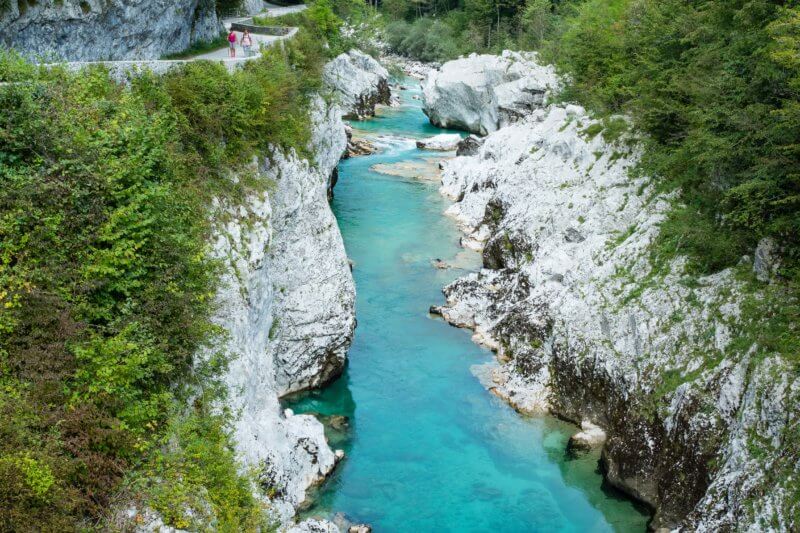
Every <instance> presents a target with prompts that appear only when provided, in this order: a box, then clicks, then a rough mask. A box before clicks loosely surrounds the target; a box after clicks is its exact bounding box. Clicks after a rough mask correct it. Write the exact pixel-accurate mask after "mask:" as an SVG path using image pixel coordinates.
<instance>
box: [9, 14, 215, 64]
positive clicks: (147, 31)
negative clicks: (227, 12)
mask: <svg viewBox="0 0 800 533" xmlns="http://www.w3.org/2000/svg"><path fill="white" fill-rule="evenodd" d="M20 6H25V7H24V8H23V9H20ZM7 9H8V10H7V11H6V12H5V13H0V44H2V45H4V46H8V47H13V48H16V49H17V50H19V51H20V52H22V53H23V54H24V55H26V56H28V57H31V58H37V57H40V56H44V57H45V58H47V59H52V60H64V61H99V60H123V59H157V58H159V57H161V56H162V55H164V54H169V53H174V52H180V51H181V50H185V49H186V48H188V47H189V45H191V44H192V43H195V42H199V41H208V40H211V39H214V38H215V37H217V35H219V34H220V32H221V31H223V28H222V25H221V24H220V22H219V20H218V19H217V15H216V11H215V8H214V2H213V1H209V0H102V1H101V0H82V1H78V0H39V1H38V2H30V1H23V2H17V1H11V2H10V5H9V8H7Z"/></svg>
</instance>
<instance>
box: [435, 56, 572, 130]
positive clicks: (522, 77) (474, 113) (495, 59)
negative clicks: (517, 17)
mask: <svg viewBox="0 0 800 533" xmlns="http://www.w3.org/2000/svg"><path fill="white" fill-rule="evenodd" d="M535 58H536V55H535V54H532V53H529V54H520V53H516V52H508V51H506V52H503V55H502V56H494V55H485V54H484V55H477V54H471V55H470V56H469V57H466V58H462V59H456V60H454V61H448V62H447V63H445V64H444V65H442V67H441V68H440V69H439V70H436V71H431V72H430V73H429V74H428V77H427V78H426V79H425V81H424V82H423V84H422V89H423V93H422V94H423V100H424V107H423V110H424V111H425V114H426V115H428V117H429V118H430V120H431V123H433V124H434V125H436V126H440V127H443V128H457V129H462V130H466V131H470V132H472V133H477V134H479V135H486V134H488V133H490V132H493V131H495V130H497V129H498V128H501V127H503V126H505V125H508V124H511V123H513V122H515V121H516V120H518V119H519V118H521V117H523V116H525V115H526V114H528V113H530V112H531V111H532V110H534V109H536V108H539V107H541V106H542V105H543V103H544V101H545V96H546V94H547V93H548V91H550V90H551V89H554V88H556V87H557V78H556V75H555V71H554V70H553V68H551V67H545V66H541V65H539V64H538V63H536V61H535Z"/></svg>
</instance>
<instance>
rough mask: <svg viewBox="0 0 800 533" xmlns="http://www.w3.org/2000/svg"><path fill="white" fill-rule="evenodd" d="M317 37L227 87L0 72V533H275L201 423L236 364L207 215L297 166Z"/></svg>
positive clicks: (218, 432) (235, 76) (318, 58)
mask: <svg viewBox="0 0 800 533" xmlns="http://www.w3.org/2000/svg"><path fill="white" fill-rule="evenodd" d="M314 13H317V14H318V15H319V16H324V17H325V18H326V19H328V20H336V16H335V15H334V14H333V13H332V12H331V8H330V5H329V4H320V7H317V8H316V9H315V11H314ZM316 20H317V19H316V18H315V17H314V16H312V17H307V18H306V21H305V26H304V29H303V31H301V32H300V34H298V36H297V37H296V38H295V39H293V40H292V41H291V42H287V43H286V46H284V47H273V48H270V49H268V50H267V51H266V52H265V53H264V55H263V57H261V58H259V59H257V60H254V61H251V62H249V63H248V64H247V65H246V66H244V67H243V68H242V69H240V70H237V71H236V72H234V73H232V74H231V73H228V72H227V71H226V69H225V68H224V67H222V66H221V65H218V64H214V63H210V62H198V63H192V64H188V65H186V66H185V67H183V68H181V69H180V70H176V71H172V72H170V73H169V74H166V75H164V76H160V77H159V76H155V75H152V74H147V73H144V74H141V75H139V76H136V77H135V78H134V79H133V80H132V82H131V83H130V84H128V85H126V84H120V83H117V82H115V81H113V80H112V79H111V78H110V77H109V75H108V73H107V72H106V71H105V70H104V69H102V68H91V69H87V70H84V71H82V72H80V73H69V72H67V71H66V70H63V69H39V68H37V67H34V66H32V65H30V64H27V63H25V62H24V61H23V60H22V59H20V58H19V57H18V56H17V55H15V54H13V53H9V52H3V53H2V54H0V80H3V81H12V82H19V83H11V84H8V85H4V86H2V87H0V106H1V107H2V108H3V109H4V110H6V111H4V112H3V113H2V114H0V181H2V187H0V529H2V530H12V531H23V530H36V531H55V530H67V531H71V530H75V529H82V528H90V529H91V528H95V527H96V528H99V529H103V528H104V527H105V526H104V525H103V524H105V522H106V521H107V520H108V519H109V518H111V517H110V516H109V513H110V512H112V511H115V510H119V508H118V506H119V505H129V504H131V503H134V504H139V505H145V506H150V507H152V508H154V509H156V510H158V511H159V512H160V513H161V514H162V516H163V517H164V518H165V519H166V520H167V521H168V523H170V524H171V525H174V526H176V527H196V526H197V525H198V524H197V521H198V520H199V521H201V522H204V523H206V524H211V523H213V524H214V527H215V528H216V529H218V530H224V531H241V530H255V529H256V528H258V527H266V526H267V524H266V523H265V521H264V514H263V512H262V511H263V509H262V504H261V503H260V502H259V501H257V500H256V498H255V497H254V496H253V493H254V484H253V483H252V481H251V480H250V478H249V476H247V475H243V474H241V473H240V472H239V470H238V467H237V463H236V460H235V457H234V454H233V449H232V445H231V441H230V438H229V435H228V432H229V429H228V427H229V421H230V417H231V415H230V414H229V413H225V412H218V410H217V409H215V408H213V406H214V405H218V404H219V403H220V400H221V399H223V398H224V396H225V389H224V387H223V386H222V385H221V383H219V382H218V376H220V375H222V374H223V370H224V367H225V364H226V359H227V357H228V354H223V353H215V352H214V350H213V346H214V345H215V341H217V340H219V339H221V338H222V337H223V336H224V332H221V331H219V328H217V327H215V326H213V325H212V323H211V321H210V317H211V315H212V313H213V310H214V303H213V302H214V294H215V289H216V277H217V274H218V272H219V267H220V265H217V264H215V263H214V262H213V261H211V260H210V259H209V258H208V244H207V239H208V237H209V235H210V232H211V231H212V226H211V222H210V220H209V213H210V208H211V200H212V198H215V197H216V198H224V199H226V200H228V201H229V202H232V203H235V202H237V201H238V200H241V199H242V198H244V196H245V195H246V194H247V193H248V191H251V190H253V189H254V188H255V189H258V188H263V187H264V186H266V184H265V183H263V180H261V179H260V178H259V177H258V176H251V175H249V174H248V173H247V172H246V171H245V168H246V166H247V165H248V164H249V162H250V161H251V159H252V157H253V156H254V155H258V154H260V155H264V154H266V153H268V151H269V149H270V147H271V146H279V147H282V148H284V149H295V150H297V151H299V152H301V153H306V150H307V146H308V141H309V137H310V131H309V126H310V125H309V121H308V117H307V110H308V105H307V103H308V100H309V96H310V93H311V92H312V91H314V90H316V89H318V88H319V85H320V79H321V67H322V65H323V63H324V61H325V60H326V58H327V57H328V56H329V54H330V51H329V50H328V49H326V47H325V40H324V39H320V36H321V35H323V33H322V32H321V30H320V29H319V28H318V27H317V26H316ZM233 174H237V175H238V176H239V178H240V179H238V180H232V179H231V176H232V175H233ZM202 352H205V353H208V354H209V355H208V356H207V357H203V358H198V356H197V354H198V353H202ZM115 507H116V508H115Z"/></svg>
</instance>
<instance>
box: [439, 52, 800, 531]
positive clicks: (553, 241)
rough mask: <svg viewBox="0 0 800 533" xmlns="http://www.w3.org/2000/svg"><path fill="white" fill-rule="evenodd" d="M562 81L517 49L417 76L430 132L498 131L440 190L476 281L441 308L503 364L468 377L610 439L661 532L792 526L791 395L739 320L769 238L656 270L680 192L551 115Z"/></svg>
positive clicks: (470, 149)
mask: <svg viewBox="0 0 800 533" xmlns="http://www.w3.org/2000/svg"><path fill="white" fill-rule="evenodd" d="M475 72H480V76H476V75H474V73H475ZM509 73H511V75H510V76H509ZM509 81H511V82H513V83H514V84H515V86H519V87H517V88H513V90H511V91H506V89H505V88H504V87H507V86H508V83H509ZM554 82H555V75H554V73H553V71H552V70H550V69H547V68H544V67H542V66H540V65H538V64H536V58H535V56H522V55H519V54H514V53H505V54H504V55H503V57H491V56H474V55H473V56H471V57H469V58H466V59H461V60H458V61H455V62H451V63H448V64H445V65H444V66H443V68H442V69H441V70H440V71H439V72H436V73H432V74H431V75H429V77H428V78H427V80H426V81H425V83H424V94H425V104H426V108H427V113H428V115H429V116H430V117H431V118H432V120H433V121H434V122H437V123H442V124H448V125H451V126H452V125H458V126H460V127H462V128H464V129H468V130H471V131H473V132H476V133H487V132H490V133H489V135H488V136H486V137H485V138H483V139H477V138H475V137H471V138H470V141H469V142H468V143H465V144H464V145H463V149H462V150H460V153H461V154H466V155H462V156H461V157H457V158H455V159H453V160H451V161H449V162H447V163H446V164H445V167H444V172H443V177H442V187H441V192H442V193H443V194H445V195H446V196H448V197H450V198H452V199H453V201H454V203H453V205H452V207H450V208H449V209H448V211H447V214H448V215H450V216H452V217H454V218H455V219H456V220H457V222H458V223H459V225H460V226H461V228H462V229H463V231H464V232H465V234H466V235H465V237H464V238H463V240H462V244H463V245H464V246H468V247H471V248H474V249H477V250H481V251H482V254H483V263H484V268H483V269H482V270H481V271H480V272H477V273H473V274H470V275H467V276H465V277H463V278H461V279H459V280H457V281H455V282H454V283H452V284H450V285H449V286H447V287H446V288H445V290H444V291H445V295H446V296H447V303H446V305H444V306H441V307H439V308H435V309H434V311H435V312H438V313H440V314H442V316H443V317H444V318H445V319H446V320H448V321H449V322H450V323H452V324H454V325H456V326H460V327H467V328H471V329H473V330H474V331H475V335H474V339H475V340H476V342H480V343H482V344H485V345H486V346H488V347H490V348H492V349H494V350H496V352H497V364H495V365H491V366H489V367H478V368H475V369H474V372H475V374H476V375H477V376H478V377H479V378H480V379H481V381H482V382H483V383H484V384H485V385H486V386H487V388H489V389H490V390H492V391H493V392H494V393H496V394H498V395H499V396H501V397H503V398H505V399H507V400H508V401H509V402H510V403H511V404H512V405H514V406H515V407H516V408H518V409H519V410H520V411H523V412H542V411H549V412H552V413H554V414H556V415H558V416H560V417H563V418H566V419H568V420H571V421H573V422H575V423H576V424H582V425H583V426H584V428H588V431H590V432H592V431H594V428H593V426H599V427H600V428H602V429H603V430H604V431H605V432H606V434H607V435H608V437H607V440H606V441H605V443H604V445H603V466H604V468H605V471H606V475H607V479H608V480H609V481H610V482H611V483H612V484H613V485H615V486H617V487H619V488H620V489H622V490H623V491H625V492H627V493H628V494H630V495H631V496H633V497H634V498H636V499H638V500H640V501H642V502H645V503H646V504H648V505H649V506H650V507H651V508H652V509H653V510H654V513H655V514H654V518H653V521H652V524H651V526H652V527H653V528H654V529H658V528H669V529H672V528H682V529H684V530H690V531H733V530H762V529H767V528H772V529H776V530H792V529H793V528H796V527H797V526H798V524H797V523H796V517H797V512H798V509H797V498H796V494H797V485H798V484H797V481H796V480H795V478H796V476H797V468H798V463H797V459H798V455H797V444H798V439H797V422H798V417H797V412H798V411H797V407H798V400H799V399H800V397H799V395H798V391H800V387H798V384H797V382H796V379H795V373H794V371H793V367H792V365H791V364H790V363H789V362H787V361H786V360H785V359H784V358H783V357H781V356H780V355H779V354H772V353H765V352H764V350H762V349H760V347H759V346H757V345H755V344H753V343H751V342H748V341H747V339H748V335H747V332H748V328H752V327H761V326H762V325H763V322H761V321H763V320H765V317H764V316H757V317H755V322H754V317H753V313H752V311H749V306H750V305H751V303H752V302H753V301H757V302H763V301H764V296H763V294H762V292H761V290H760V289H759V286H758V285H756V286H755V288H753V284H752V283H751V282H750V281H749V280H750V278H753V277H755V276H754V275H753V272H752V270H753V269H755V270H756V271H757V272H758V275H759V276H760V277H761V278H762V279H766V280H769V276H770V273H769V272H770V266H771V265H770V263H769V262H770V261H771V254H770V253H769V248H770V246H771V245H770V243H768V242H764V243H762V245H761V246H760V249H759V250H758V252H757V253H756V260H755V261H754V260H753V259H751V258H748V257H743V258H742V262H741V264H740V266H739V267H738V268H737V269H727V270H723V271H721V272H718V273H716V274H713V275H707V276H697V275H694V274H691V273H690V272H688V271H687V270H686V269H685V268H684V267H685V259H684V258H681V257H677V258H676V259H672V260H666V261H660V260H659V258H658V257H657V256H654V252H653V242H654V239H655V238H656V236H657V235H658V232H659V224H660V223H661V222H662V221H663V220H664V219H665V215H666V213H667V212H668V211H669V209H670V208H671V206H672V201H673V197H672V196H671V195H667V194H659V193H658V192H657V191H656V190H655V188H654V185H653V182H652V181H651V180H650V179H649V178H648V177H646V176H638V175H637V174H635V173H630V172H629V171H630V170H631V169H632V168H634V167H635V165H636V162H637V156H638V151H639V150H640V148H639V146H638V145H637V144H636V143H635V142H631V141H630V140H626V139H625V138H624V136H623V137H622V138H616V139H615V138H611V136H610V135H606V137H607V138H605V137H604V135H602V134H600V132H601V130H603V125H602V124H601V123H600V122H599V121H597V120H594V119H592V118H591V117H590V116H589V115H588V114H587V113H586V111H585V110H584V109H583V108H581V107H579V106H576V105H560V104H548V103H547V96H546V95H545V94H544V93H545V91H546V90H547V89H548V88H555V84H554ZM495 83H500V84H501V85H493V84H495ZM487 87H488V88H487ZM526 87H536V88H537V91H536V94H537V100H536V102H533V101H532V100H531V98H530V95H531V93H530V91H527V90H526ZM498 88H500V89H502V91H499V90H498ZM498 92H501V93H503V94H504V96H503V99H502V100H503V102H498V100H499V99H498V98H497V96H496V94H497V93H498ZM506 93H507V94H506ZM508 101H510V102H524V103H526V104H525V105H526V106H527V110H525V111H522V112H517V113H514V116H513V117H511V118H509V115H508V114H507V113H506V114H504V112H503V110H504V109H508V108H509V107H511V108H517V109H519V106H516V105H509V104H507V103H504V102H508ZM530 104H533V105H530ZM434 117H435V119H434ZM502 117H505V118H502ZM618 120H623V119H622V118H619V119H618ZM764 258H766V261H765V260H764ZM767 283H768V282H767ZM767 283H764V284H763V285H762V286H761V287H762V288H763V287H765V286H767ZM596 434H599V435H600V438H599V439H598V440H599V441H601V442H602V432H599V433H596ZM584 437H586V436H585V435H582V436H581V437H580V438H579V439H578V441H580V440H581V439H584ZM588 440H589V441H591V439H588ZM576 442H577V441H576Z"/></svg>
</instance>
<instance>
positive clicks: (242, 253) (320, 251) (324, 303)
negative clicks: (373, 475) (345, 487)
mask: <svg viewBox="0 0 800 533" xmlns="http://www.w3.org/2000/svg"><path fill="white" fill-rule="evenodd" d="M351 89H352V90H354V91H360V90H363V87H362V86H361V85H356V86H354V87H352V88H351ZM338 90H341V91H346V90H348V87H347V86H344V85H343V86H341V87H339V89H338ZM311 120H312V132H313V135H312V139H311V146H310V150H311V152H312V153H313V156H314V157H313V159H314V163H313V164H312V163H311V162H309V161H306V160H302V159H300V158H299V157H298V156H297V155H296V154H295V153H294V152H289V153H285V152H282V151H281V150H277V149H275V150H273V152H272V153H271V154H270V155H269V157H264V158H263V159H261V160H259V161H256V162H254V166H253V169H252V170H253V172H256V173H257V174H258V176H259V178H260V179H262V180H265V181H267V186H266V187H265V191H266V192H264V193H262V194H259V195H251V197H250V198H248V199H247V201H246V202H245V203H244V205H242V206H237V208H233V207H229V206H226V205H222V204H220V203H219V202H218V203H217V204H216V209H217V215H218V216H217V217H216V219H217V220H220V222H219V224H218V228H217V231H216V237H215V243H214V251H213V254H214V256H215V257H217V258H219V259H221V260H222V263H223V264H224V265H227V267H228V268H227V269H226V270H225V272H224V273H223V277H222V280H221V285H220V290H219V293H218V295H217V303H218V311H217V314H216V321H217V323H218V324H219V325H220V326H222V327H223V328H224V329H225V330H226V331H227V332H228V336H227V337H226V338H225V341H224V344H223V345H222V346H218V347H216V348H218V349H222V350H224V351H226V352H228V353H229V354H230V355H231V356H232V360H231V362H230V365H229V369H228V372H227V374H226V376H225V381H226V384H227V385H228V389H229V406H228V407H230V408H231V409H232V410H233V411H234V412H235V413H239V417H238V418H237V420H236V422H235V424H234V440H235V442H236V449H237V452H238V454H239V456H240V457H241V459H242V461H243V463H244V465H245V466H246V467H248V468H254V469H255V470H256V472H257V475H258V478H259V482H260V484H261V485H262V486H263V487H266V489H267V491H266V492H267V493H270V494H272V495H273V496H272V501H271V503H270V505H271V508H272V509H273V510H274V512H275V514H276V518H278V519H279V520H280V522H281V523H283V524H288V523H290V522H291V519H292V517H293V516H294V513H295V509H296V508H297V507H298V505H300V503H302V502H303V501H304V500H305V497H306V490H307V488H308V487H310V486H312V485H314V484H316V483H319V482H321V481H322V480H323V479H324V478H325V476H327V475H328V474H329V473H330V472H331V470H332V469H333V467H334V466H335V464H336V463H337V462H338V461H339V460H341V459H342V457H343V452H342V451H341V450H338V451H337V452H336V453H334V452H333V451H332V450H331V449H330V447H329V446H328V444H327V442H326V440H325V435H324V431H323V426H322V424H321V423H320V422H319V421H317V420H316V419H315V418H314V417H313V416H310V415H298V414H294V413H293V412H292V411H291V410H290V409H286V410H285V411H284V410H282V409H281V406H280V402H279V397H280V396H281V395H283V394H286V393H288V392H292V391H296V390H301V389H306V388H310V387H316V386H319V385H322V384H323V383H325V382H326V381H328V380H330V379H332V378H334V377H335V376H337V375H338V373H340V372H341V370H342V369H343V367H344V362H345V356H346V352H347V349H348V347H349V344H350V340H351V338H352V334H353V330H354V328H355V313H354V300H355V288H354V285H353V279H352V274H351V270H350V265H349V262H348V260H347V256H346V254H345V250H344V244H343V242H342V238H341V235H340V233H339V229H338V226H337V224H336V220H335V218H334V216H333V213H332V212H331V209H330V206H329V204H328V201H327V192H328V190H329V188H330V186H331V183H330V176H331V175H332V174H333V173H334V170H335V168H336V165H337V163H338V161H339V159H340V157H341V156H342V155H343V154H344V151H345V148H346V144H347V136H346V134H345V128H344V124H343V122H342V114H341V110H340V108H339V107H338V106H337V105H329V104H326V103H325V101H324V100H323V99H322V98H315V99H314V101H313V102H312V106H311ZM222 221H224V222H222ZM297 527H299V528H306V529H299V530H297V531H338V528H336V526H334V525H333V524H330V523H327V522H315V521H310V522H305V523H304V524H301V525H298V526H297ZM315 528H316V529H315ZM319 528H323V529H319ZM324 528H327V529H324Z"/></svg>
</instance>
